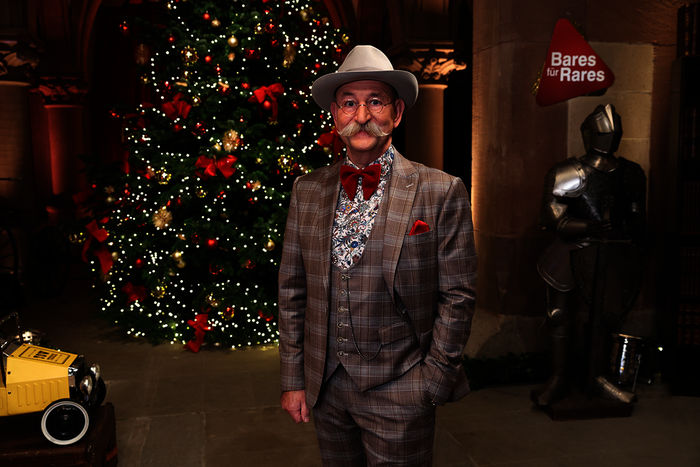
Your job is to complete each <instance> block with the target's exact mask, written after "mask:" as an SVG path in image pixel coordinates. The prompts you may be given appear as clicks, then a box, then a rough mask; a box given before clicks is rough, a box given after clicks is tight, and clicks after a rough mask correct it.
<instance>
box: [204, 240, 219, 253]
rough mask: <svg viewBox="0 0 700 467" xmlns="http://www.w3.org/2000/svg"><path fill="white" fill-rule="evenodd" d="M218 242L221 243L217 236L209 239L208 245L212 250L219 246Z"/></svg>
mask: <svg viewBox="0 0 700 467" xmlns="http://www.w3.org/2000/svg"><path fill="white" fill-rule="evenodd" d="M218 244H219V241H218V240H217V239H215V238H210V239H208V240H207V247H208V248H209V249H212V250H213V249H214V248H216V247H217V245H218Z"/></svg>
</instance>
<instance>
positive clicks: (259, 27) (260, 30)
mask: <svg viewBox="0 0 700 467" xmlns="http://www.w3.org/2000/svg"><path fill="white" fill-rule="evenodd" d="M263 31H264V29H263V27H262V24H260V23H258V24H256V25H255V34H262V33H263Z"/></svg>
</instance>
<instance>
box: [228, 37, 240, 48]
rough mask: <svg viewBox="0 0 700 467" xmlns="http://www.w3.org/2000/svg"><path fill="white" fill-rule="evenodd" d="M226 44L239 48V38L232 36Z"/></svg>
mask: <svg viewBox="0 0 700 467" xmlns="http://www.w3.org/2000/svg"><path fill="white" fill-rule="evenodd" d="M226 43H227V44H228V45H229V46H231V47H238V38H237V37H236V36H233V35H232V36H231V37H229V38H228V40H227V41H226Z"/></svg>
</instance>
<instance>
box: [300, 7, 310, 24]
mask: <svg viewBox="0 0 700 467" xmlns="http://www.w3.org/2000/svg"><path fill="white" fill-rule="evenodd" d="M299 16H301V20H302V21H308V20H309V18H310V15H309V10H306V9H304V10H301V11H299Z"/></svg>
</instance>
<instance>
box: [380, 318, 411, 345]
mask: <svg viewBox="0 0 700 467" xmlns="http://www.w3.org/2000/svg"><path fill="white" fill-rule="evenodd" d="M378 332H379V342H380V343H381V344H382V345H386V344H390V343H392V342H396V341H397V340H399V339H403V338H405V337H409V336H413V329H412V328H411V326H409V325H408V323H407V322H405V321H399V322H397V323H394V324H391V325H389V326H384V327H382V328H379V331H378Z"/></svg>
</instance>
